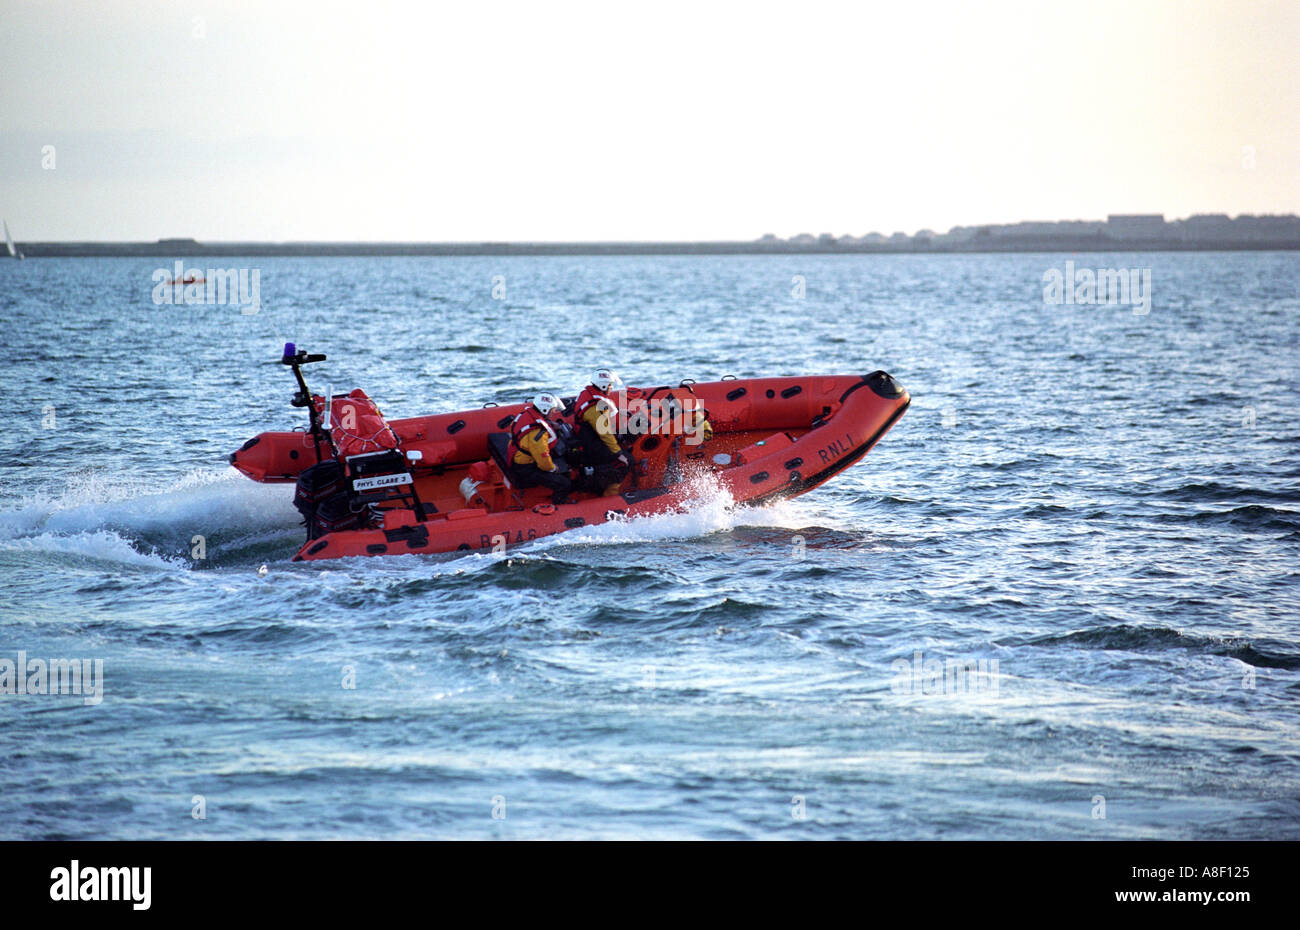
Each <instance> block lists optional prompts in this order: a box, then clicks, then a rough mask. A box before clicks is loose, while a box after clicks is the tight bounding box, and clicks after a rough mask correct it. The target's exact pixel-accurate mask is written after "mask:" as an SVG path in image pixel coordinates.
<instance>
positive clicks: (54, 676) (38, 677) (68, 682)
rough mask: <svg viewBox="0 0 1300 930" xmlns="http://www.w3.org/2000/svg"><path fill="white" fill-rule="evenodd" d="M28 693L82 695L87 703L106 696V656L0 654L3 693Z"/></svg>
mask: <svg viewBox="0 0 1300 930" xmlns="http://www.w3.org/2000/svg"><path fill="white" fill-rule="evenodd" d="M11 694H12V695H27V694H72V695H80V696H81V697H82V698H83V703H85V704H89V705H94V704H98V703H100V702H101V701H103V700H104V660H103V659H29V658H27V653H26V652H19V653H18V659H17V661H15V660H13V659H10V658H0V697H7V696H8V695H11Z"/></svg>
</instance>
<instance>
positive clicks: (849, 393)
mask: <svg viewBox="0 0 1300 930" xmlns="http://www.w3.org/2000/svg"><path fill="white" fill-rule="evenodd" d="M324 359H325V356H324V355H308V354H307V353H306V352H301V351H295V347H294V346H293V344H292V343H290V344H289V345H286V346H285V354H284V358H283V359H282V361H283V362H284V363H285V364H286V365H289V366H290V367H291V368H292V369H293V373H294V376H295V377H296V378H297V380H298V385H299V391H298V393H297V394H296V395H295V396H294V399H293V403H294V405H295V406H300V407H306V408H307V410H308V414H309V420H310V425H309V427H308V428H307V429H305V430H293V431H289V432H267V433H262V434H260V435H258V436H256V437H254V438H253V439H250V440H249V441H248V442H246V443H244V445H243V447H242V448H241V449H240V450H239V451H238V452H235V453H233V454H232V455H231V456H230V463H231V465H233V466H234V467H235V468H237V469H239V471H241V472H243V473H244V474H245V475H247V476H248V477H250V478H252V479H253V480H254V481H263V482H296V484H297V489H296V494H295V503H296V504H297V505H298V508H299V510H300V511H302V512H303V515H304V518H305V520H306V524H307V532H308V539H307V542H306V543H304V544H303V546H302V548H301V549H300V550H299V551H298V553H297V555H295V556H294V560H295V561H299V560H304V559H336V558H340V557H343V556H358V555H397V554H404V553H412V552H415V553H419V552H455V551H469V550H476V549H494V548H495V549H500V548H503V547H509V546H513V545H517V544H519V543H524V542H528V541H529V540H533V539H537V538H539V537H542V536H549V535H551V534H552V533H561V532H564V531H565V530H569V529H574V528H577V527H582V526H591V525H594V524H599V523H605V522H607V521H610V520H623V519H628V518H631V517H636V516H642V515H651V514H660V513H668V512H673V511H681V510H684V509H686V508H687V507H688V506H689V504H690V501H691V500H692V498H694V497H696V496H697V495H698V493H699V488H700V487H701V485H702V484H705V483H707V484H710V485H714V486H716V487H718V488H720V489H722V490H725V491H726V492H727V493H729V494H730V496H731V498H732V499H733V500H734V501H735V502H736V503H737V504H754V505H761V504H765V503H768V502H771V501H775V500H779V499H781V498H786V497H794V496H796V495H799V494H803V493H805V492H807V491H810V490H812V489H813V488H815V487H817V486H818V485H820V484H822V483H823V482H825V481H828V480H829V479H830V478H832V477H834V476H835V475H836V474H837V473H839V472H841V471H843V470H844V469H846V468H848V467H849V466H850V465H852V464H854V463H855V462H857V461H858V460H859V459H861V458H862V457H863V456H865V455H866V454H867V452H868V451H870V449H871V447H872V446H874V445H875V444H876V442H877V441H879V439H880V437H881V436H883V435H884V434H885V433H886V431H888V429H889V428H890V427H891V426H893V425H894V423H895V421H897V420H898V418H899V417H901V416H902V415H903V412H904V411H905V410H906V409H907V406H908V404H909V403H910V401H911V398H910V396H909V395H908V393H907V391H905V390H904V389H903V387H902V386H901V385H899V384H898V382H896V381H895V380H894V379H893V378H892V377H890V376H889V375H888V374H886V373H885V372H883V371H875V372H872V373H871V374H867V375H829V376H808V377H796V378H751V379H746V380H736V379H724V380H722V381H714V382H707V383H695V382H693V381H689V380H687V381H682V382H681V383H680V384H678V385H677V386H676V387H671V386H668V385H661V386H657V387H648V388H647V387H642V388H628V390H627V392H626V394H625V399H624V401H623V403H624V404H625V408H624V409H622V411H621V415H620V418H619V419H620V423H621V425H622V426H623V427H626V431H625V432H624V434H623V436H622V438H623V440H624V446H625V448H626V449H627V450H628V453H629V457H630V460H631V462H632V468H631V470H630V473H629V474H628V475H627V477H626V478H624V480H623V483H622V485H621V486H620V488H619V493H617V494H614V495H612V496H600V495H597V494H593V493H574V494H573V495H571V497H570V500H569V502H568V503H563V504H559V505H555V504H553V503H552V502H551V501H552V498H551V493H550V491H548V490H546V489H544V488H526V489H525V488H517V487H513V486H512V484H511V482H510V479H509V476H508V474H507V472H506V462H505V452H506V447H507V443H508V441H509V432H508V430H509V428H510V426H511V424H512V422H513V421H514V418H515V417H516V416H517V415H518V414H519V413H520V412H521V411H522V410H523V409H524V405H523V404H515V405H511V406H495V405H488V406H485V407H484V408H482V409H479V410H469V411H461V412H458V413H446V414H439V415H436V416H427V417H412V418H410V419H404V420H392V421H388V420H386V419H385V418H384V416H383V414H382V413H381V412H380V410H379V408H378V407H377V406H376V405H375V404H374V402H373V401H372V400H371V399H370V398H369V397H367V396H366V394H365V392H363V391H360V390H355V391H353V392H351V393H350V394H342V395H335V396H333V397H331V398H330V399H329V400H328V401H327V400H326V399H325V398H323V397H321V396H319V395H314V394H311V393H310V392H309V391H308V389H307V385H306V382H305V380H304V378H303V375H302V366H303V365H304V364H307V363H310V362H317V361H323V360H324ZM564 400H565V403H566V404H569V405H571V404H572V399H570V398H565V399H564ZM697 410H702V411H704V413H705V415H706V416H707V418H708V421H709V423H710V424H711V425H712V431H713V435H712V437H711V438H709V439H707V440H706V439H704V435H703V432H702V431H701V430H700V429H698V426H697V424H698V420H697V419H695V418H694V417H693V411H697ZM621 432H623V431H621Z"/></svg>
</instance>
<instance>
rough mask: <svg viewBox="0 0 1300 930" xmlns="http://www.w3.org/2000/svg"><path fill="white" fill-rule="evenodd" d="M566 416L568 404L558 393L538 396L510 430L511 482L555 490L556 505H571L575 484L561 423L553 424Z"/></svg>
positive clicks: (516, 419)
mask: <svg viewBox="0 0 1300 930" xmlns="http://www.w3.org/2000/svg"><path fill="white" fill-rule="evenodd" d="M563 413H564V404H563V403H562V402H561V401H560V399H559V398H558V397H556V396H555V395H554V394H548V393H542V394H538V395H537V396H536V397H534V398H533V399H532V400H531V401H529V402H528V404H527V405H526V406H525V407H524V409H523V412H522V413H520V414H519V416H517V417H515V422H514V423H513V424H511V427H510V446H509V451H508V453H507V456H506V460H507V461H508V462H509V463H510V480H511V482H512V483H513V484H515V485H516V486H517V487H520V488H532V487H537V486H539V485H540V486H541V487H544V488H550V489H551V492H552V493H551V500H552V502H554V503H555V504H565V503H568V494H569V491H570V490H572V488H573V481H572V480H570V478H569V465H568V463H567V462H566V461H565V460H564V458H563V456H564V442H563V440H562V439H561V437H560V429H559V428H558V427H559V426H560V424H558V423H555V422H553V421H554V420H555V418H556V417H558V416H559V415H562V414H563Z"/></svg>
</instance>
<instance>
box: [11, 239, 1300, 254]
mask: <svg viewBox="0 0 1300 930" xmlns="http://www.w3.org/2000/svg"><path fill="white" fill-rule="evenodd" d="M18 245H19V248H20V249H21V250H22V251H23V252H24V253H25V254H26V256H27V257H28V258H167V259H171V258H206V257H212V258H219V257H226V256H249V257H294V256H298V257H365V256H376V257H377V256H463V257H471V256H480V257H482V256H506V255H535V256H537V255H550V256H564V255H572V256H596V255H890V254H893V255H898V254H927V255H933V254H978V253H1004V252H1272V251H1298V250H1300V239H1291V238H1288V239H1279V240H1276V241H1271V240H1259V241H1250V242H1243V241H1240V240H1237V241H1215V240H1205V241H1196V242H1189V241H1186V240H1172V239H1112V238H1106V239H1101V238H1098V237H1096V236H1087V237H1080V238H1065V237H1042V238H1038V237H1025V238H1015V239H1010V238H1007V239H995V240H992V241H990V240H988V239H986V240H984V241H980V242H969V241H968V242H942V243H940V242H934V243H928V244H925V243H916V242H907V243H860V242H853V243H823V242H815V243H794V242H786V241H776V242H762V241H759V242H202V243H201V242H195V241H194V240H174V239H164V240H160V241H158V242H22V243H19V244H18Z"/></svg>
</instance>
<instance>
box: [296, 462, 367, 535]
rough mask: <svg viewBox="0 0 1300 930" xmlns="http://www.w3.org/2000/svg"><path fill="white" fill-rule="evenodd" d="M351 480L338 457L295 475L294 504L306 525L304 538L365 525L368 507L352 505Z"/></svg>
mask: <svg viewBox="0 0 1300 930" xmlns="http://www.w3.org/2000/svg"><path fill="white" fill-rule="evenodd" d="M352 498H353V494H352V489H351V482H350V481H349V480H348V476H347V474H346V471H345V469H344V467H343V463H342V462H340V461H339V460H338V459H326V460H325V461H323V462H317V463H316V464H315V465H312V466H311V467H309V468H304V469H303V470H302V473H301V474H299V475H298V487H297V489H296V490H295V491H294V494H293V505H294V506H295V507H296V508H298V512H299V513H300V514H302V516H303V522H304V523H305V524H306V525H307V538H308V539H319V538H320V537H321V536H324V535H325V534H326V533H333V532H336V531H338V530H355V529H361V528H362V527H364V526H366V525H368V523H369V516H370V508H369V507H367V506H365V505H362V506H361V507H360V509H354V508H353V500H352Z"/></svg>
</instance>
